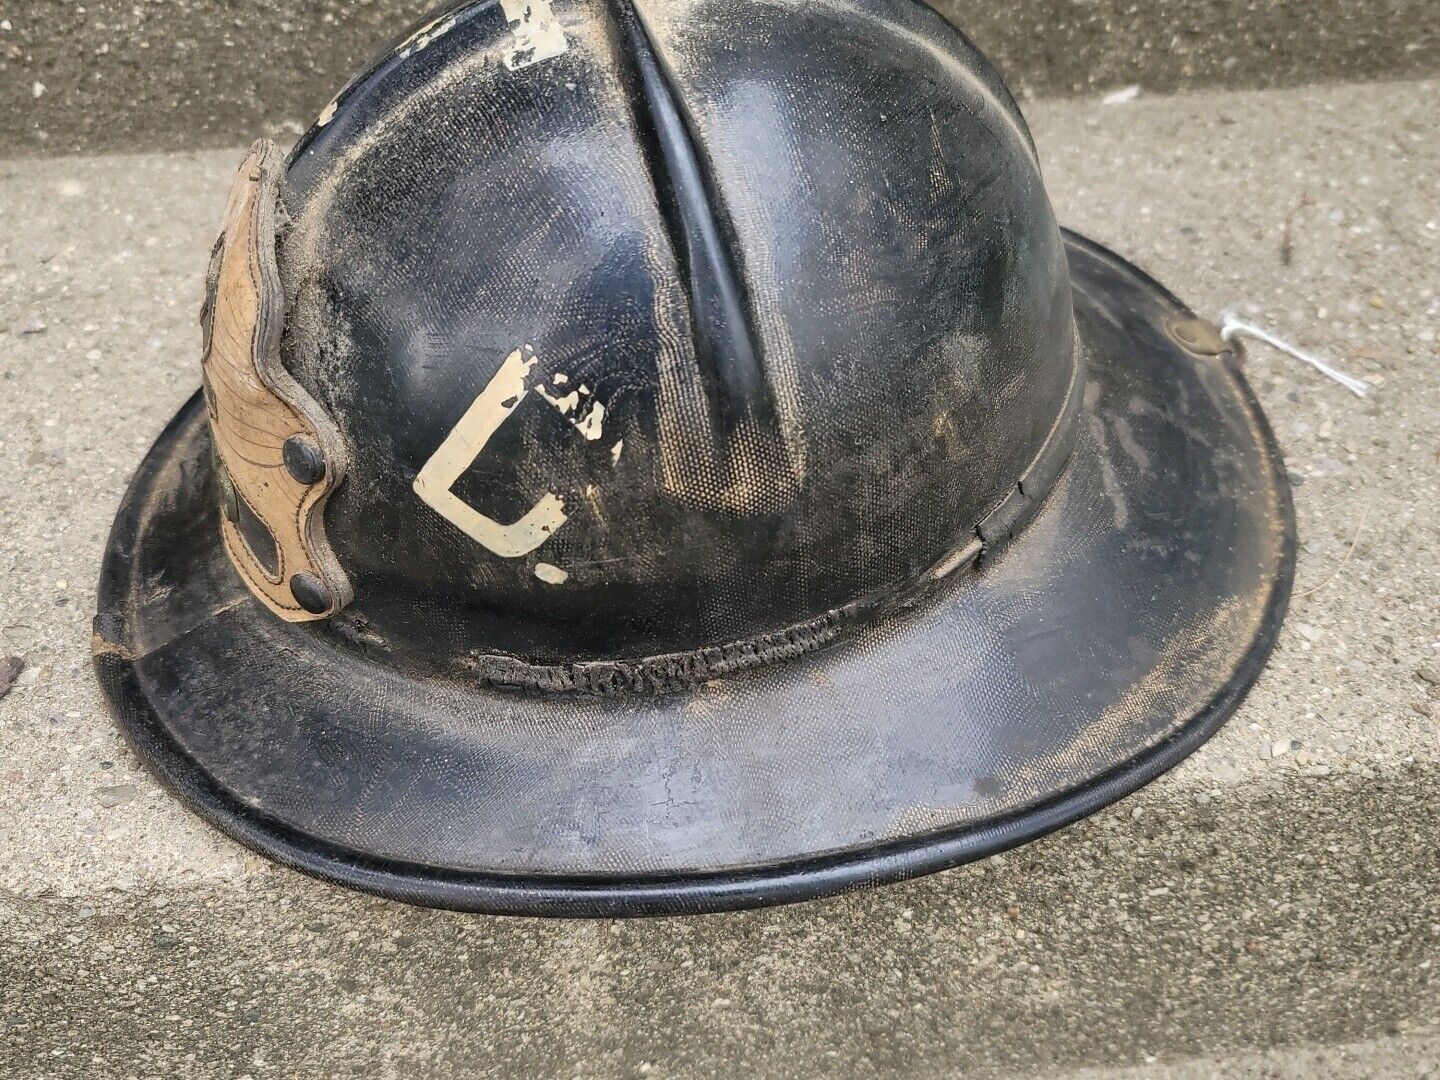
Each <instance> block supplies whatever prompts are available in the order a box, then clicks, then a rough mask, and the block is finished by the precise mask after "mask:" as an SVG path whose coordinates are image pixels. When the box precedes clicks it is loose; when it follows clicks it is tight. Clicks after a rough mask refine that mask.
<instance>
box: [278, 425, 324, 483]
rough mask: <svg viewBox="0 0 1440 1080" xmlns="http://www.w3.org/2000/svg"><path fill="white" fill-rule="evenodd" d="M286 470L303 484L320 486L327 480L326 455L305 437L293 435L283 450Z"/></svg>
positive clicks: (287, 440) (286, 441)
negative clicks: (321, 482)
mask: <svg viewBox="0 0 1440 1080" xmlns="http://www.w3.org/2000/svg"><path fill="white" fill-rule="evenodd" d="M282 452H283V454H284V457H285V468H286V469H287V470H289V473H290V475H291V476H293V477H294V478H295V480H296V481H297V482H298V483H301V484H318V483H319V482H320V481H321V480H323V479H325V455H324V454H322V453H320V448H319V447H318V446H316V445H315V444H314V443H312V442H311V441H310V440H309V439H307V438H305V436H303V435H291V436H290V438H288V439H286V440H285V446H284V449H283V451H282Z"/></svg>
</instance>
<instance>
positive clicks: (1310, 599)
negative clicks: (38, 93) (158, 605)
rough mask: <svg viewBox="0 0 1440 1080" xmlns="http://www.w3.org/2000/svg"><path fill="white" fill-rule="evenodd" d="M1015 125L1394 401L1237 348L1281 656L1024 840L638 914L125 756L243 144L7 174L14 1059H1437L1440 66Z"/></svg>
mask: <svg viewBox="0 0 1440 1080" xmlns="http://www.w3.org/2000/svg"><path fill="white" fill-rule="evenodd" d="M1027 112H1028V114H1029V116H1030V120H1031V123H1032V126H1033V127H1034V130H1035V136H1036V141H1037V143H1038V144H1039V147H1040V150H1041V155H1042V159H1043V161H1044V163H1045V169H1046V177H1047V182H1048V184H1049V187H1050V190H1051V193H1052V197H1053V199H1054V201H1055V203H1056V206H1057V210H1058V211H1059V214H1060V216H1061V219H1062V220H1063V221H1064V222H1065V223H1066V224H1069V225H1072V226H1075V227H1078V228H1080V229H1081V230H1082V231H1085V232H1086V233H1088V234H1089V235H1091V236H1093V237H1094V238H1096V239H1098V240H1100V241H1102V242H1104V243H1106V244H1109V245H1111V246H1112V247H1114V248H1115V249H1116V250H1118V251H1120V252H1121V253H1122V254H1125V255H1126V256H1128V257H1130V258H1132V259H1134V260H1136V261H1137V262H1139V263H1140V264H1141V265H1142V266H1144V267H1145V268H1146V269H1148V270H1150V271H1151V272H1152V273H1154V274H1155V275H1156V276H1158V277H1159V278H1160V279H1161V280H1162V281H1163V282H1165V284H1167V285H1168V286H1170V287H1171V288H1172V289H1173V290H1175V291H1176V292H1177V293H1179V294H1180V295H1181V296H1182V297H1184V298H1185V299H1186V300H1187V301H1188V302H1190V303H1191V304H1192V305H1193V306H1194V307H1196V308H1197V310H1199V311H1201V312H1203V313H1206V314H1211V315H1214V314H1216V313H1218V312H1219V311H1220V309H1221V308H1222V307H1223V306H1225V305H1227V304H1230V303H1232V302H1241V303H1243V304H1244V305H1246V307H1245V310H1247V311H1248V312H1249V313H1250V314H1251V315H1252V317H1253V318H1255V319H1257V320H1259V321H1261V322H1263V323H1265V324H1266V325H1268V326H1269V327H1271V328H1272V329H1273V330H1275V331H1276V332H1278V333H1281V334H1284V335H1287V336H1290V337H1291V338H1292V339H1293V340H1294V341H1295V342H1296V343H1297V344H1300V345H1302V346H1305V347H1309V348H1312V349H1313V350H1315V351H1317V352H1320V353H1322V354H1324V355H1326V356H1328V357H1330V358H1332V359H1333V360H1335V361H1337V362H1339V363H1341V364H1342V365H1343V366H1345V367H1347V368H1348V369H1349V370H1351V371H1353V372H1354V373H1356V374H1359V375H1362V376H1364V377H1366V378H1368V379H1371V380H1372V381H1373V382H1375V383H1376V384H1377V385H1376V389H1375V391H1374V393H1373V395H1372V396H1371V397H1370V398H1368V399H1366V400H1364V401H1360V400H1358V399H1356V398H1353V397H1351V396H1350V395H1348V394H1347V393H1346V392H1345V391H1343V390H1342V389H1340V388H1339V387H1337V386H1335V385H1334V384H1331V383H1328V382H1326V381H1324V380H1323V379H1321V378H1320V377H1319V376H1317V375H1315V374H1314V373H1313V372H1311V371H1310V370H1309V369H1306V368H1303V367H1300V366H1298V365H1296V364H1295V363H1293V362H1291V361H1288V360H1283V359H1282V358H1281V357H1279V356H1278V355H1277V354H1275V353H1272V352H1269V351H1262V350H1260V349H1258V348H1256V349H1252V350H1251V353H1250V360H1249V365H1250V367H1249V369H1250V372H1251V376H1252V380H1253V382H1254V385H1255V387H1256V389H1257V392H1258V393H1259V395H1260V397H1261V398H1262V400H1263V402H1264V404H1265V406H1266V408H1267V410H1268V411H1269V414H1270V417H1271V420H1272V422H1273V423H1274V425H1275V428H1276V431H1277V434H1278V437H1279V440H1280V443H1281V445H1282V447H1283V448H1284V451H1285V453H1286V458H1287V462H1288V465H1289V468H1290V470H1291V472H1292V475H1293V477H1294V479H1295V481H1296V483H1297V485H1298V486H1297V487H1296V491H1295V497H1296V504H1297V513H1298V518H1299V527H1300V535H1301V539H1302V548H1301V554H1300V565H1299V578H1298V583H1297V596H1296V599H1295V602H1294V605H1293V608H1292V613H1291V615H1290V619H1289V621H1288V623H1287V625H1286V629H1285V630H1284V631H1283V632H1282V635H1281V639H1280V644H1279V648H1278V650H1277V653H1276V655H1275V658H1274V660H1273V661H1272V663H1271V665H1270V667H1269V668H1268V670H1267V671H1266V673H1265V675H1264V676H1263V677H1262V679H1261V681H1260V683H1259V685H1258V686H1257V688H1256V690H1255V691H1254V692H1253V694H1252V695H1251V697H1250V699H1249V700H1248V701H1247V703H1246V704H1245V706H1244V707H1243V708H1242V709H1241V710H1240V712H1239V713H1238V714H1237V715H1236V717H1235V718H1234V719H1233V720H1232V721H1231V723H1230V724H1229V725H1228V726H1227V727H1226V728H1225V730H1224V731H1222V732H1221V733H1220V735H1218V736H1217V737H1216V738H1215V739H1214V740H1213V741H1212V742H1211V743H1209V744H1208V745H1207V746H1206V747H1204V748H1203V749H1202V750H1201V751H1200V752H1199V753H1198V754H1196V755H1195V756H1194V757H1193V758H1192V759H1190V760H1189V761H1187V762H1186V763H1185V764H1184V765H1182V766H1181V767H1180V768H1178V769H1177V770H1175V771H1174V772H1173V773H1171V774H1169V775H1167V776H1166V777H1165V778H1163V779H1162V780H1161V781H1159V782H1157V783H1156V784H1154V785H1152V786H1151V787H1149V788H1147V789H1146V790H1144V791H1143V792H1141V793H1139V794H1138V795H1136V796H1134V797H1132V798H1130V799H1128V800H1126V801H1124V802H1123V803H1121V804H1120V805H1118V806H1116V807H1113V808H1111V809H1109V810H1107V811H1105V812H1103V813H1101V814H1099V815H1097V816H1096V817H1095V818H1093V819H1090V820H1089V821H1086V822H1084V823H1081V824H1080V825H1078V826H1075V827H1072V828H1070V829H1067V830H1065V831H1063V832H1062V833H1060V834H1057V835H1056V836H1054V837H1051V838H1049V839H1047V840H1044V841H1041V842H1039V843H1036V844H1033V845H1031V846H1029V847H1027V848H1025V849H1022V850H1021V851H1018V852H1015V853H1012V854H1010V855H1007V856H1004V857H1001V858H996V859H991V860H988V861H986V862H984V863H981V864H977V865H975V866H972V867H969V868H962V869H960V870H957V871H954V872H951V873H948V874H943V875H938V876H936V877H933V878H928V879H924V880H921V881H917V882H912V883H909V884H906V885H901V886H895V887H891V888H888V889H884V890H880V891H876V892H871V893H864V894H857V895H852V896H847V897H842V898H838V899H834V900H829V901H823V902H818V903H812V904H808V905H801V906H798V907H793V908H787V909H779V910H772V911H763V912H754V913H747V914H740V915H726V916H709V917H703V918H695V919H690V920H656V921H646V922H632V923H598V924H597V923H574V922H540V921H534V920H524V919H492V918H480V917H465V916H456V915H450V914H442V913H434V912H425V911H419V910H415V909H409V908H405V907H402V906H400V905H396V904H391V903H387V902H381V901H374V900H370V899H366V898H361V897H358V896H354V895H351V894H348V893H344V892H341V891H338V890H336V889H332V888H330V887H327V886H324V885H321V884H318V883H315V882H312V881H309V880H307V879H303V878H301V877H299V876H297V875H295V874H292V873H289V872H287V871H283V870H280V869H278V868H275V867H272V866H270V865H269V864H267V863H265V862H263V861H261V860H259V859H257V858H255V857H253V856H250V855H248V854H246V853H244V852H243V851H241V849H239V848H238V847H236V846H234V845H233V844H231V843H230V842H228V841H226V840H224V839H222V838H220V837H219V836H218V835H216V834H214V833H212V832H211V831H210V830H209V829H208V828H207V827H206V826H204V825H202V824H200V823H199V822H198V821H197V820H195V819H193V818H192V817H190V816H189V815H188V814H187V813H186V812H184V811H183V810H181V809H180V808H179V807H178V806H176V805H175V804H174V803H172V802H171V800H170V799H169V798H167V797H166V796H164V795H163V794H162V793H161V792H160V790H159V788H158V787H157V786H156V785H155V784H154V783H153V782H152V781H150V780H149V779H148V778H147V777H146V776H145V775H144V774H143V773H142V772H141V771H140V770H139V769H138V767H137V765H136V763H135V762H134V760H133V758H132V757H131V756H130V755H129V754H128V752H127V751H126V750H125V749H124V748H123V746H122V744H121V742H120V740H119V739H118V737H117V736H116V734H115V733H114V730H113V728H112V726H111V724H110V722H109V720H108V719H107V717H106V715H105V713H104V709H103V707H102V706H101V703H100V699H99V695H98V692H97V689H96V687H95V685H94V683H93V680H92V678H91V675H90V671H89V658H88V657H89V619H90V615H91V613H92V611H93V608H94V584H95V576H96V573H97V568H98V561H99V553H100V550H101V547H102V545H103V542H104V537H105V534H106V530H107V528H108V525H109V522H110V518H111V516H112V515H113V513H114V510H115V507H116V505H117V503H118V501H119V498H120V495H121V493H122V492H123V490H124V487H125V484H126V482H127V480H128V478H129V475H130V473H131V472H132V470H133V469H134V468H135V466H136V464H137V463H138V461H139V459H140V457H141V455H142V454H143V452H144V450H145V448H146V446H148V444H149V442H150V441H151V440H152V439H153V438H154V436H155V435H156V434H157V433H158V432H159V430H160V428H161V426H162V425H163V424H164V422H165V420H166V419H167V418H168V417H169V415H170V414H171V413H172V412H173V411H174V410H175V409H176V408H177V407H178V406H179V405H180V403H181V402H182V401H183V400H184V399H185V398H186V397H187V396H188V395H189V394H190V393H191V392H192V391H193V390H194V389H195V387H196V386H197V385H198V358H197V354H198V340H199V334H198V330H197V329H196V326H195V316H196V312H197V309H198V306H199V300H200V288H201V279H202V275H203V270H204V266H205V256H206V252H207V251H208V248H209V244H210V241H211V239H212V238H213V231H214V229H215V227H216V224H217V221H218V217H219V212H220V208H221V199H222V196H223V192H224V188H225V185H226V184H227V182H228V177H229V172H230V170H231V169H232V168H233V166H234V164H235V163H236V162H237V161H238V159H239V151H238V150H229V151H224V152H207V153H184V154H173V155H143V156H128V157H127V156H112V157H101V158H69V159H60V160H11V161H0V468H3V470H4V474H5V475H6V476H9V477H11V478H12V480H11V482H10V483H8V484H6V485H4V486H0V660H3V658H4V657H6V656H12V655H13V656H18V657H21V658H23V660H24V662H25V668H24V670H23V671H22V672H21V673H20V675H19V678H18V680H17V682H16V685H15V686H14V688H13V689H12V690H11V691H10V692H9V693H8V695H6V696H5V697H4V698H3V699H0V853H3V855H4V856H7V857H5V858H0V1075H3V1076H7V1077H8V1076H20V1077H51V1076H55V1077H60V1076H78V1075H87V1076H89V1075H103V1076H174V1075H186V1076H224V1077H238V1076H245V1075H249V1076H253V1077H261V1076H282V1075H283V1076H290V1075H317V1076H318V1075H327V1076H336V1075H340V1076H343V1075H356V1076H360V1075H363V1076H397V1077H408V1076H439V1077H445V1076H471V1075H474V1076H496V1077H500V1076H505V1077H514V1076H529V1075H535V1076H564V1077H569V1076H584V1077H590V1076H595V1077H624V1076H640V1075H648V1076H663V1077H690V1076H695V1077H700V1076H710V1075H733V1074H736V1073H738V1072H740V1071H741V1070H742V1069H743V1071H744V1072H745V1073H747V1074H753V1075H757V1076H764V1077H769V1076H777V1077H779V1076H796V1077H810V1076H816V1075H827V1076H830V1075H833V1076H845V1077H851V1076H853V1077H866V1076H881V1075H905V1076H915V1077H949V1076H957V1075H967V1076H968V1075H975V1076H1011V1075H1045V1076H1057V1077H1058V1076H1070V1075H1075V1076H1077V1077H1078V1076H1080V1075H1084V1076H1089V1077H1100V1076H1105V1077H1116V1078H1118V1077H1120V1076H1125V1077H1130V1076H1135V1077H1159V1076H1171V1077H1176V1078H1181V1077H1186V1078H1188V1077H1199V1076H1227V1077H1228V1076H1234V1077H1241V1076H1245V1077H1249V1076H1255V1077H1260V1076H1277V1077H1290V1076H1297V1077H1298V1076H1311V1075H1314V1076H1337V1077H1338V1076H1359V1075H1370V1076H1387V1077H1389V1076H1393V1077H1411V1076H1422V1075H1426V1071H1425V1070H1426V1069H1431V1068H1432V1065H1431V1063H1432V1062H1434V1061H1435V1060H1436V1058H1437V1048H1440V974H1437V969H1436V965H1437V964H1440V949H1437V944H1440V890H1437V884H1440V854H1437V845H1436V843H1435V839H1436V829H1437V827H1436V824H1435V805H1436V800H1437V797H1440V745H1437V731H1440V729H1437V724H1440V685H1437V684H1440V675H1437V672H1440V618H1437V614H1440V588H1437V584H1440V582H1437V579H1440V557H1437V556H1440V513H1437V509H1436V508H1437V506H1440V479H1437V477H1440V398H1437V394H1436V391H1437V388H1440V365H1437V344H1436V335H1437V332H1440V143H1437V142H1436V139H1435V137H1434V135H1435V130H1436V121H1437V119H1440V84H1436V83H1433V82H1430V83H1425V82H1411V83H1396V84H1390V85H1387V86H1368V87H1367V86H1359V87H1349V86H1340V87H1329V88H1303V89H1291V90H1283V91H1266V92H1234V93H1216V92H1206V93H1195V94H1185V95H1179V96H1175V97H1170V98H1152V97H1150V96H1148V95H1144V94H1142V95H1141V96H1140V97H1139V98H1138V100H1134V101H1131V102H1129V103H1128V104H1122V105H1104V104H1101V102H1100V99H1099V98H1098V97H1090V98H1085V99H1080V100H1073V101H1068V102H1041V103H1035V104H1031V105H1029V106H1027ZM1287 222H1288V224H1287ZM1287 237H1288V239H1287ZM1352 545H1353V548H1352ZM0 682H3V680H0ZM187 1055H194V1057H193V1058H191V1059H187ZM1115 1069H1121V1070H1122V1071H1120V1072H1115V1071H1113V1070H1115ZM1126 1069H1130V1070H1138V1071H1123V1070H1126ZM1097 1070H1098V1071H1097ZM1107 1070H1110V1071H1107Z"/></svg>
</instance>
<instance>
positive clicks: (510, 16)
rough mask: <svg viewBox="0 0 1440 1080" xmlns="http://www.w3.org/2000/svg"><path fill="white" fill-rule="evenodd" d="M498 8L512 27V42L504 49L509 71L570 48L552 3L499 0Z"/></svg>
mask: <svg viewBox="0 0 1440 1080" xmlns="http://www.w3.org/2000/svg"><path fill="white" fill-rule="evenodd" d="M500 7H501V8H503V9H504V11H505V19H506V21H507V22H509V23H510V25H511V26H513V27H514V28H515V30H514V36H515V40H514V42H513V43H512V44H511V46H510V48H508V49H506V50H505V66H506V67H507V68H509V69H510V70H511V71H518V70H520V69H521V68H527V67H529V66H530V65H531V64H538V63H540V61H542V60H550V59H553V58H554V57H557V56H559V55H561V54H562V53H564V52H566V51H567V50H568V49H569V48H570V42H569V41H568V40H567V39H566V37H565V31H564V30H563V29H562V28H561V26H560V20H559V19H558V18H556V17H555V6H554V3H553V0H500Z"/></svg>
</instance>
